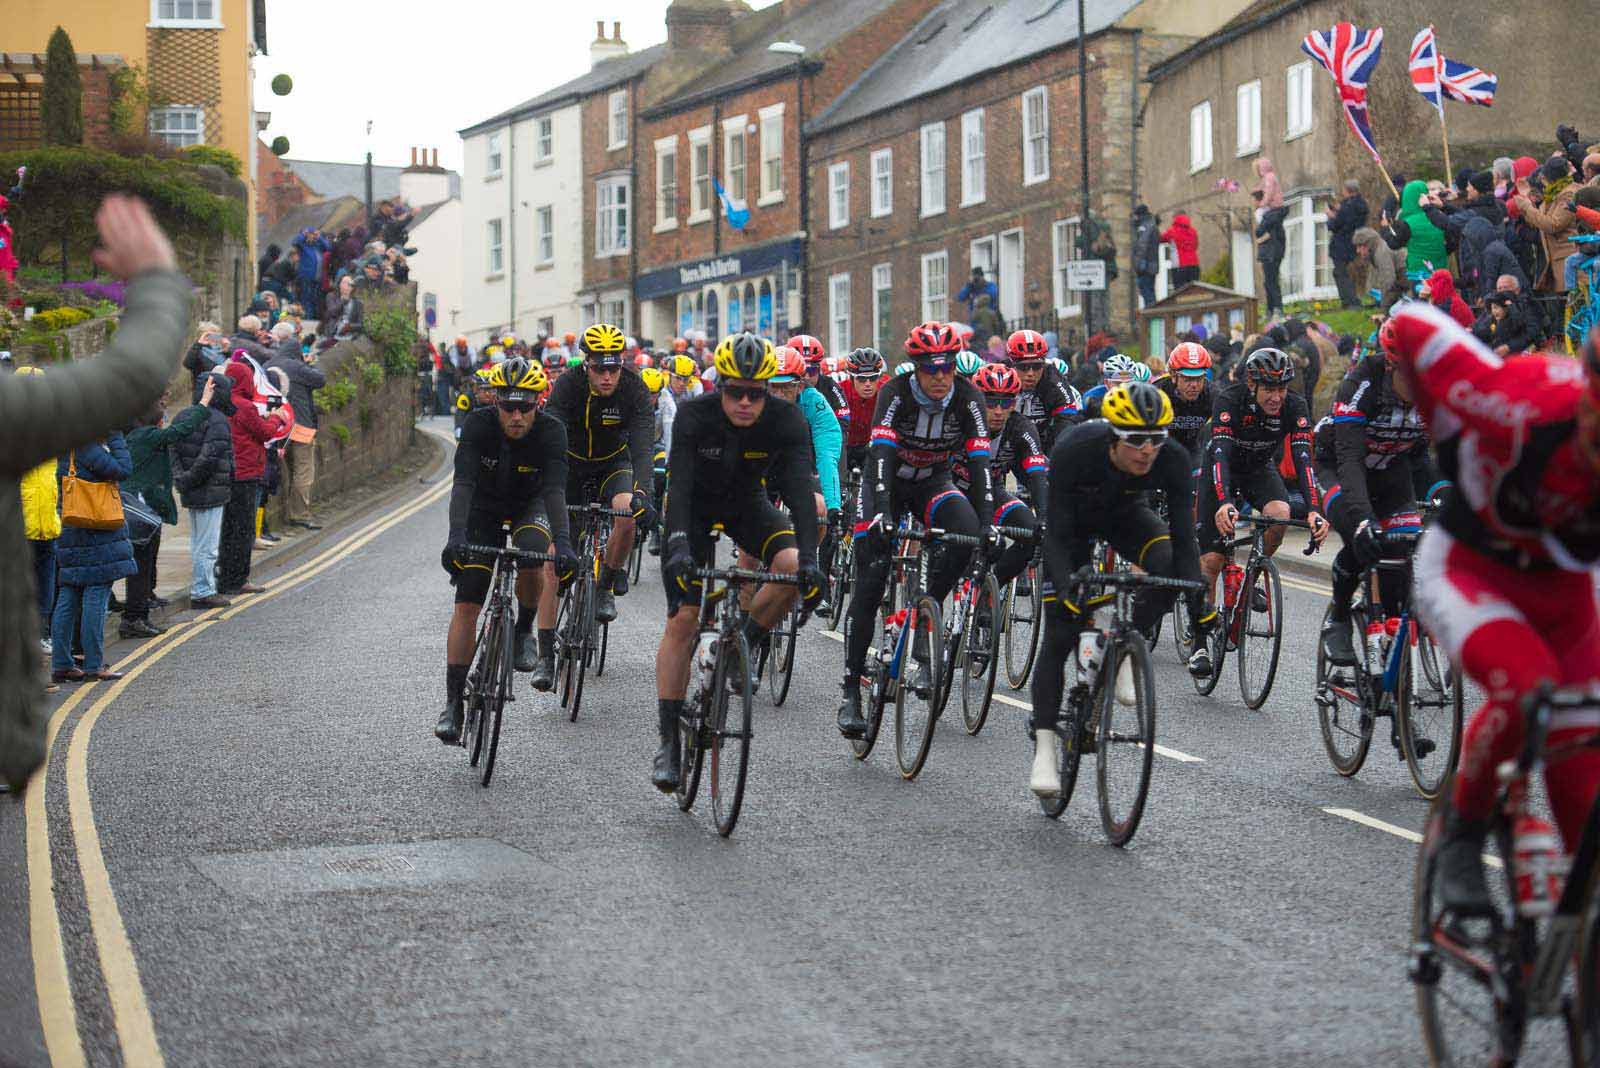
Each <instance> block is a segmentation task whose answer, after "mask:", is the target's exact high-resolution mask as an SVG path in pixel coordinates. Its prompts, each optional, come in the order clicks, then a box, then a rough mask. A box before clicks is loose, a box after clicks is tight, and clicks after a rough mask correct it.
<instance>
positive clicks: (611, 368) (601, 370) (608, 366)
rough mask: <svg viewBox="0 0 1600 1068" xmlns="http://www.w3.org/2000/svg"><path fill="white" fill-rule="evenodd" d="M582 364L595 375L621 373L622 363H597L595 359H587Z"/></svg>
mask: <svg viewBox="0 0 1600 1068" xmlns="http://www.w3.org/2000/svg"><path fill="white" fill-rule="evenodd" d="M584 366H585V367H587V368H588V369H589V370H590V371H592V372H594V373H595V374H597V375H620V374H621V373H622V365H621V364H620V363H599V362H597V361H595V360H589V361H588V362H587V363H585V364H584Z"/></svg>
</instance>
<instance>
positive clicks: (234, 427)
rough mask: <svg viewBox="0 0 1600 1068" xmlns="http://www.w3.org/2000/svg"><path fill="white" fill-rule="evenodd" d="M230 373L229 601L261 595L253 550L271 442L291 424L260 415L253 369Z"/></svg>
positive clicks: (224, 548)
mask: <svg viewBox="0 0 1600 1068" xmlns="http://www.w3.org/2000/svg"><path fill="white" fill-rule="evenodd" d="M225 373H226V374H227V376H228V379H229V381H230V383H231V385H232V389H231V394H232V400H233V415H232V416H231V417H229V420H228V424H229V429H230V430H231V431H232V434H233V483H232V485H231V486H230V487H229V492H228V503H227V505H226V506H225V507H224V509H223V513H222V540H221V543H220V545H219V546H218V550H217V552H218V558H217V571H218V583H217V592H219V593H221V594H222V595H223V596H224V597H228V596H231V595H233V594H237V593H260V592H261V590H262V587H260V586H257V585H255V584H253V583H252V582H251V581H250V551H251V549H252V547H253V546H254V544H255V530H256V508H257V507H258V505H259V503H260V496H261V486H262V484H263V482H264V481H265V480H266V475H267V450H266V443H267V442H268V441H270V440H271V439H272V438H274V437H276V436H277V435H278V434H279V433H280V432H281V431H282V429H283V427H284V426H285V425H286V423H287V420H286V419H285V418H284V417H283V416H282V414H281V413H278V412H274V413H273V414H272V415H270V416H263V415H262V414H261V413H260V412H259V411H257V410H256V388H255V376H254V374H253V373H252V372H251V370H250V368H249V367H248V366H247V365H245V364H243V363H239V362H237V361H234V362H230V363H229V364H228V365H227V367H226V368H225Z"/></svg>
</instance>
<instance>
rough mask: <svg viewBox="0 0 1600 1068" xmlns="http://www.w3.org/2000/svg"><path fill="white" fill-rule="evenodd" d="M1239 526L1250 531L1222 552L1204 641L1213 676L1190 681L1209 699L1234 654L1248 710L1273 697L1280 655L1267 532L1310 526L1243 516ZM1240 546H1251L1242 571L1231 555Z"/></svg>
mask: <svg viewBox="0 0 1600 1068" xmlns="http://www.w3.org/2000/svg"><path fill="white" fill-rule="evenodd" d="M1238 521H1239V522H1240V523H1249V524H1250V525H1251V526H1252V527H1253V528H1254V530H1253V531H1252V532H1251V533H1250V534H1249V535H1247V536H1241V537H1236V538H1233V539H1231V540H1230V541H1228V542H1226V543H1225V544H1224V545H1223V547H1222V553H1223V555H1224V556H1226V557H1227V558H1228V563H1227V566H1225V567H1224V568H1223V570H1222V598H1223V599H1222V607H1221V609H1219V610H1218V612H1217V625H1216V626H1215V627H1213V628H1212V630H1211V634H1210V636H1209V638H1208V641H1209V642H1210V653H1211V674H1209V675H1206V676H1204V677H1200V676H1190V677H1191V679H1192V680H1193V682H1194V688H1195V689H1196V690H1197V691H1199V692H1200V694H1201V695H1202V696H1204V695H1206V694H1209V693H1210V692H1211V691H1212V690H1215V689H1216V688H1217V681H1218V680H1219V679H1220V678H1222V662H1223V660H1224V659H1225V658H1226V656H1227V653H1228V651H1229V650H1237V651H1238V654H1239V657H1238V659H1239V694H1240V696H1242V697H1243V698H1244V703H1245V705H1246V707H1248V708H1252V709H1257V708H1260V707H1261V706H1262V705H1264V704H1265V703H1266V701H1267V697H1268V696H1269V695H1270V694H1271V693H1272V682H1273V680H1274V679H1275V678H1276V677H1277V675H1278V652H1279V649H1280V647H1281V646H1282V645H1283V581H1282V580H1281V579H1280V578H1279V577H1278V565H1277V564H1276V563H1274V562H1273V560H1272V557H1270V556H1268V555H1267V550H1266V535H1267V530H1268V529H1269V528H1271V527H1275V526H1278V527H1298V528H1299V529H1301V530H1310V529H1311V524H1309V523H1307V522H1306V521H1305V520H1303V519H1274V518H1272V517H1271V516H1264V515H1241V516H1240V517H1239V520H1238ZM1244 545H1248V546H1250V555H1249V556H1248V557H1247V558H1246V559H1245V562H1244V564H1243V565H1242V566H1241V565H1240V564H1238V563H1237V562H1235V561H1234V559H1233V554H1234V551H1235V550H1236V549H1238V548H1240V547H1241V546H1244ZM1316 550H1317V546H1316V544H1315V543H1312V544H1310V545H1307V546H1306V549H1305V554H1304V555H1306V556H1310V555H1311V554H1312V553H1314V552H1316ZM1186 629H1187V628H1186ZM1192 642H1193V637H1192V636H1191V638H1190V643H1191V644H1192ZM1179 649H1180V652H1182V653H1183V655H1184V656H1185V657H1187V656H1188V655H1189V654H1188V650H1187V649H1186V648H1184V647H1183V646H1180V647H1179Z"/></svg>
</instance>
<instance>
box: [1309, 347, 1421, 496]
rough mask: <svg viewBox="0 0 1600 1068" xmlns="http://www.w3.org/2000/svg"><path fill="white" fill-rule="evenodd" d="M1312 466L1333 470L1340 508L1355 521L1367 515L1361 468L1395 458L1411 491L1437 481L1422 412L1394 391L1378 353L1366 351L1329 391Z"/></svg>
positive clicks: (1379, 466) (1382, 466) (1382, 467)
mask: <svg viewBox="0 0 1600 1068" xmlns="http://www.w3.org/2000/svg"><path fill="white" fill-rule="evenodd" d="M1314 444H1315V451H1316V458H1317V463H1318V465H1320V466H1322V467H1324V468H1332V469H1334V470H1337V472H1338V475H1339V480H1338V486H1339V488H1340V496H1341V498H1342V501H1343V507H1344V510H1345V511H1346V512H1348V513H1350V514H1351V515H1353V516H1354V517H1355V520H1356V522H1360V520H1362V519H1372V518H1374V516H1373V504H1372V502H1371V500H1370V499H1369V496H1368V492H1367V472H1369V471H1386V470H1388V469H1389V468H1391V467H1393V466H1395V465H1396V464H1397V463H1398V464H1401V465H1404V466H1406V467H1408V468H1410V469H1411V470H1412V472H1413V480H1414V481H1426V482H1428V483H1429V484H1428V485H1422V486H1420V487H1418V489H1417V492H1419V493H1424V494H1429V495H1431V494H1432V493H1433V492H1437V486H1436V485H1434V484H1436V483H1440V482H1442V479H1441V478H1440V477H1439V476H1438V472H1437V470H1436V468H1435V467H1434V465H1433V462H1432V460H1431V458H1430V454H1429V452H1428V428H1427V426H1426V425H1424V423H1423V422H1422V413H1421V412H1419V411H1418V410H1417V409H1416V408H1414V407H1412V406H1411V405H1409V404H1407V403H1406V402H1405V401H1403V400H1401V399H1400V398H1399V396H1397V395H1396V394H1395V391H1394V385H1393V380H1392V379H1391V378H1390V376H1389V374H1388V370H1387V364H1386V363H1385V362H1384V359H1383V356H1382V355H1381V354H1379V355H1373V356H1368V357H1367V358H1366V359H1364V360H1362V361H1361V362H1360V363H1358V364H1356V365H1354V366H1353V367H1351V368H1350V371H1349V373H1348V374H1346V375H1345V376H1344V380H1343V381H1342V382H1340V383H1339V390H1338V392H1337V393H1336V394H1335V395H1334V401H1333V410H1332V411H1331V412H1330V413H1329V414H1328V415H1326V416H1324V417H1323V418H1322V419H1321V421H1319V422H1318V423H1317V427H1316V431H1315V439H1314Z"/></svg>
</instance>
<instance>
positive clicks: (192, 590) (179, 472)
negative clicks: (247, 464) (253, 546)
mask: <svg viewBox="0 0 1600 1068" xmlns="http://www.w3.org/2000/svg"><path fill="white" fill-rule="evenodd" d="M191 410H192V411H197V412H199V413H201V414H202V415H203V416H204V419H203V420H202V421H201V422H200V423H199V424H198V425H197V426H196V427H195V429H193V430H191V431H190V432H189V433H188V435H186V436H185V437H183V438H181V439H179V440H178V441H176V442H174V443H173V445H172V476H173V485H174V486H176V487H177V490H178V499H179V500H180V501H182V502H183V506H184V507H185V508H187V509H188V510H189V559H190V561H191V562H192V563H193V565H194V578H193V581H192V583H191V584H190V587H189V604H190V605H191V606H192V607H195V608H220V607H226V606H227V605H228V604H230V603H232V602H230V601H229V600H228V599H227V598H225V597H220V596H218V594H217V575H216V572H217V547H218V545H219V543H220V541H221V538H222V510H223V506H224V505H226V504H227V503H228V497H229V495H230V493H231V490H232V486H233V431H232V428H231V426H230V424H229V417H230V416H232V415H233V381H232V379H230V378H228V376H227V375H226V374H222V373H217V374H210V375H207V376H206V378H205V385H204V387H203V388H202V390H201V393H200V398H199V400H198V401H197V402H196V404H195V407H193V408H192V409H191ZM182 414H186V413H180V416H179V417H180V418H182Z"/></svg>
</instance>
